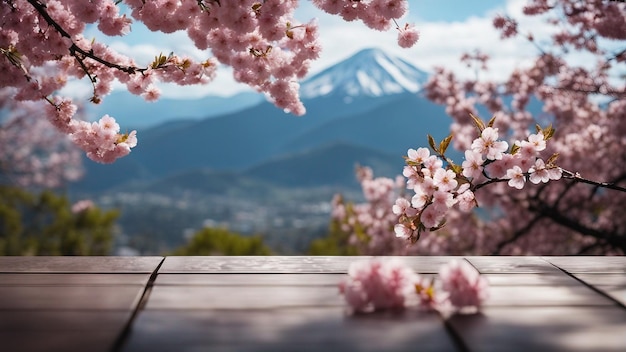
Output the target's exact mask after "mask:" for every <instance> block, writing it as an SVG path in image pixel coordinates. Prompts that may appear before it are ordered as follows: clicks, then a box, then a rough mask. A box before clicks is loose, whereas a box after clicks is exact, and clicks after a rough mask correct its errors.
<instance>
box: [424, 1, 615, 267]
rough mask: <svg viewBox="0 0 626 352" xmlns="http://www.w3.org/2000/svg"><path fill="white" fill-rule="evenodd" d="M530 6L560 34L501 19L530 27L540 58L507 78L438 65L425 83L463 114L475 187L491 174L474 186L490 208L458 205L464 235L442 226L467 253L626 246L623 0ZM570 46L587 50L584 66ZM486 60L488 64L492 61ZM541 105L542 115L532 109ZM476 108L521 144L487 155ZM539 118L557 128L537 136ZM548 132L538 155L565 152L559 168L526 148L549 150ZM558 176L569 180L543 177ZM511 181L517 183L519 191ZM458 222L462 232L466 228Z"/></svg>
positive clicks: (459, 122) (457, 118)
mask: <svg viewBox="0 0 626 352" xmlns="http://www.w3.org/2000/svg"><path fill="white" fill-rule="evenodd" d="M524 13H525V14H526V15H527V16H537V15H541V16H542V17H543V18H544V19H546V21H547V23H548V25H549V26H552V27H553V28H554V31H547V32H541V33H533V32H532V28H528V29H526V30H524V29H523V28H519V26H520V24H521V23H523V22H522V21H519V22H516V21H515V20H514V19H512V18H508V17H504V16H499V18H497V19H496V20H494V26H495V27H496V29H497V30H500V31H502V33H503V37H508V36H509V34H510V35H514V34H515V33H514V32H519V33H528V35H527V36H526V37H525V39H526V40H528V41H530V42H531V43H532V44H533V46H535V47H536V48H537V49H538V50H537V55H536V58H535V60H534V61H533V62H532V63H531V65H529V66H527V67H525V68H515V69H514V70H512V73H511V75H510V77H509V78H508V79H506V80H505V81H504V82H497V81H491V80H485V79H479V78H480V75H477V77H476V78H475V79H467V80H462V79H459V78H458V77H457V76H456V75H455V74H453V73H452V72H450V71H449V70H446V69H444V68H437V69H436V70H435V74H434V75H433V76H432V77H431V79H430V80H429V82H428V83H427V85H426V94H427V97H428V98H429V99H430V100H432V101H434V102H436V103H439V104H443V105H444V106H445V107H446V111H447V112H448V114H449V115H450V116H451V117H452V118H453V120H454V122H453V124H452V126H451V131H452V133H453V134H454V136H455V138H454V144H453V145H454V147H455V149H457V150H461V151H465V150H467V152H466V153H465V162H464V163H463V168H462V171H463V172H465V173H466V174H465V175H463V177H466V178H473V177H480V178H476V179H475V180H472V182H473V183H474V184H476V183H477V182H478V183H485V182H487V181H490V182H491V183H490V186H489V187H485V188H482V189H481V192H476V194H475V197H476V201H477V203H478V204H480V205H481V208H482V211H481V216H476V217H473V218H472V219H471V221H466V222H459V221H456V220H455V219H459V217H458V215H457V214H456V213H455V212H454V211H452V210H451V211H450V212H449V213H448V222H447V226H446V228H447V231H448V232H450V234H456V235H452V236H448V235H449V234H447V233H446V234H445V235H447V236H448V237H447V238H448V239H449V240H451V241H454V242H456V243H457V244H458V245H456V246H455V248H456V249H457V250H458V251H461V252H463V249H464V250H465V252H467V251H471V252H473V253H477V254H478V253H498V254H504V253H506V254H516V255H524V254H579V253H587V254H607V253H612V254H623V253H624V251H626V242H625V241H624V229H626V220H625V219H624V217H623V216H624V211H623V206H622V204H623V202H624V201H626V194H624V192H623V190H624V187H623V182H624V180H626V175H625V173H624V170H626V157H625V154H624V153H623V150H624V148H626V139H624V135H625V133H626V123H625V122H624V121H626V120H624V118H623V117H624V116H626V115H624V113H625V111H626V109H624V107H625V106H626V103H625V101H626V86H625V85H624V81H623V79H621V78H620V77H619V73H618V72H621V71H623V69H624V63H626V51H624V50H623V40H624V39H626V37H625V36H626V34H625V33H626V31H625V30H623V28H624V27H623V26H624V25H626V4H625V3H623V2H614V1H587V2H578V1H570V0H558V1H552V2H547V1H545V0H533V1H530V2H529V3H528V4H527V5H526V7H525V8H524ZM608 23H611V28H608V26H607V24H608ZM514 24H515V26H516V27H515V31H513V27H514ZM546 33H550V34H548V35H550V38H549V39H545V36H546V35H547V34H546ZM535 38H541V40H537V39H535ZM520 39H521V38H520ZM606 39H611V40H610V41H609V40H606ZM522 40H523V39H522ZM615 44H617V45H615ZM620 47H621V48H620ZM572 53H576V54H578V55H582V56H584V57H589V58H590V59H589V60H587V64H581V62H580V61H577V60H576V59H575V58H574V56H573V55H572ZM471 56H472V55H470V54H468V55H465V56H464V57H463V58H462V60H464V61H465V62H467V60H468V59H471ZM482 61H483V62H484V60H482ZM477 68H479V69H481V70H487V66H486V65H478V66H477ZM507 102H510V103H507ZM537 102H539V103H541V105H540V106H541V108H542V109H543V112H542V113H536V112H534V113H531V112H530V110H531V109H533V108H534V109H536V106H537V105H538V104H537ZM533 105H534V107H533ZM479 107H482V108H486V109H487V110H489V112H490V113H491V114H493V116H495V117H497V118H496V121H495V123H494V124H493V126H491V127H493V129H494V130H495V129H497V130H498V131H499V132H500V133H503V134H504V135H506V136H507V139H508V140H521V141H523V142H517V143H514V144H512V145H511V146H510V147H511V148H513V149H517V151H516V152H515V153H512V152H508V153H504V154H503V155H502V158H501V159H494V160H490V159H488V158H487V157H486V155H481V156H480V157H478V156H477V155H476V153H475V152H474V151H472V150H474V147H477V146H479V145H476V144H475V142H476V141H475V138H474V136H475V132H474V131H475V126H474V124H473V121H472V119H471V115H470V114H474V115H476V114H477V110H478V108H479ZM537 123H539V124H542V125H548V124H551V125H553V126H555V127H556V128H557V129H558V131H559V132H558V133H557V134H555V135H553V136H548V133H546V131H545V130H543V131H537V133H536V134H533V135H530V136H529V135H528V131H529V130H531V129H532V128H533V126H534V125H536V124H537ZM481 132H482V131H481ZM489 134H492V135H493V131H491V132H489ZM550 137H551V139H550V143H549V145H548V146H545V150H544V151H541V152H542V153H547V155H557V154H558V161H559V167H560V168H553V167H551V166H552V165H551V162H552V163H553V162H554V159H552V160H551V159H550V158H549V159H548V160H546V159H541V158H537V159H534V160H533V159H532V158H528V157H525V156H527V155H533V153H534V152H537V151H540V150H539V149H543V148H544V146H543V142H545V141H546V140H547V139H548V138H550ZM487 140H492V141H493V140H494V139H493V138H488V139H487ZM478 142H480V143H483V144H484V142H485V140H483V141H478ZM494 147H495V145H494ZM492 150H495V149H492ZM511 150H512V149H511ZM509 154H510V155H509ZM583 155H584V156H585V157H584V158H583V157H581V156H583ZM472 165H473V166H472ZM466 166H468V167H469V166H471V168H469V169H468V168H466ZM515 166H518V167H519V168H516V167H515ZM566 170H576V172H571V171H566ZM457 175H458V174H457ZM470 175H471V176H470ZM558 177H561V179H562V181H561V182H548V183H544V182H545V181H548V180H551V179H556V178H558ZM457 178H458V177H457ZM492 180H493V181H492ZM496 180H497V181H496ZM501 180H506V182H500V181H501ZM598 180H603V181H606V182H600V181H598ZM528 181H530V182H528ZM529 183H530V184H531V185H529ZM511 186H512V187H516V188H520V190H519V191H517V192H510V187H511ZM600 188H605V189H604V190H599V189H600ZM474 190H475V189H474ZM451 215H454V218H451V217H450V216H451ZM459 226H460V227H462V228H463V229H464V230H463V231H457V228H458V227H459ZM442 231H443V230H442ZM486 239H489V241H486Z"/></svg>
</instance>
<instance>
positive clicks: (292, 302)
mask: <svg viewBox="0 0 626 352" xmlns="http://www.w3.org/2000/svg"><path fill="white" fill-rule="evenodd" d="M329 306H330V307H343V306H344V300H343V297H342V296H340V294H339V290H338V288H337V287H325V286H319V287H311V286H282V287H279V286H165V285H160V286H155V287H153V289H152V292H151V293H150V299H149V300H148V303H147V308H148V309H237V310H245V309H269V308H279V307H329Z"/></svg>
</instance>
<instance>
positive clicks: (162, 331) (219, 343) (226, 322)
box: [123, 307, 455, 352]
mask: <svg viewBox="0 0 626 352" xmlns="http://www.w3.org/2000/svg"><path fill="white" fill-rule="evenodd" d="M127 342H128V343H127V344H126V345H125V346H124V348H123V351H125V352H131V351H151V350H160V351H164V350H168V351H169V350H171V351H191V350H198V351H209V350H210V351H257V352H258V351H337V352H340V351H416V350H419V351H455V346H454V345H453V343H452V340H451V338H450V337H449V336H448V334H447V332H446V330H445V328H444V326H443V323H442V320H441V318H440V317H439V316H438V315H437V314H434V313H424V312H420V311H417V310H411V311H406V312H399V313H398V312H396V313H380V314H379V313H374V314H366V315H356V316H354V315H350V314H347V313H346V312H345V310H344V309H343V308H341V307H332V308H328V307H315V308H306V309H304V308H297V309H270V310H253V311H244V310H232V311H224V310H153V309H148V310H146V311H142V312H141V314H140V315H139V316H138V319H137V321H136V322H135V324H134V326H133V331H132V334H131V335H130V337H129V340H128V341H127Z"/></svg>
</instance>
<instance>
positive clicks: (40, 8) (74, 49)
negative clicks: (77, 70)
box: [27, 0, 148, 78]
mask: <svg viewBox="0 0 626 352" xmlns="http://www.w3.org/2000/svg"><path fill="white" fill-rule="evenodd" d="M27 1H28V2H29V3H30V4H31V5H32V6H33V7H34V8H35V9H36V10H37V12H39V14H40V15H41V17H43V18H44V19H45V20H46V22H47V23H48V24H49V25H51V26H52V27H54V29H56V31H57V32H59V34H60V35H61V36H63V37H65V38H68V39H69V40H70V41H71V43H72V45H71V46H70V47H69V51H70V55H72V56H74V57H75V58H76V60H77V61H78V62H79V63H80V65H81V67H82V68H83V70H85V73H86V74H88V75H89V72H88V70H87V69H86V67H85V65H84V62H83V60H84V59H85V58H90V59H92V60H94V61H97V62H98V63H100V64H102V65H104V66H106V67H109V68H114V69H117V70H120V71H122V72H126V73H128V74H134V73H136V72H145V71H147V70H148V68H138V67H134V66H121V65H118V64H116V63H112V62H109V61H107V60H104V59H102V58H100V57H99V56H97V55H94V53H93V50H90V51H86V50H84V49H82V48H81V47H79V46H78V45H76V43H74V41H73V40H72V36H71V35H70V34H69V33H68V32H67V31H66V30H65V29H63V27H61V25H59V24H58V23H57V22H56V21H55V20H54V19H53V18H52V17H50V14H48V12H47V11H46V5H44V4H42V3H41V2H40V1H39V0H27ZM76 53H79V54H81V55H82V56H83V57H82V58H81V57H79V56H77V55H76ZM90 78H91V77H90Z"/></svg>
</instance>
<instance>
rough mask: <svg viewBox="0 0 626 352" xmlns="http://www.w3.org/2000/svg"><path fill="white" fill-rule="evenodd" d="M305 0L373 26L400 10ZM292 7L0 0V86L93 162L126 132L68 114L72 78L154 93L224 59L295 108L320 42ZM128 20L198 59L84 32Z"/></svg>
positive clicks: (199, 75) (106, 156) (206, 77)
mask: <svg viewBox="0 0 626 352" xmlns="http://www.w3.org/2000/svg"><path fill="white" fill-rule="evenodd" d="M122 2H123V5H124V6H123V7H121V5H120V3H122ZM313 4H314V5H316V6H317V7H319V8H320V9H322V10H324V11H326V12H328V13H331V14H336V15H339V16H341V17H342V18H344V19H345V20H348V21H351V20H356V19H358V20H360V21H362V23H363V24H364V25H365V26H367V27H370V28H372V29H374V30H388V29H390V28H391V26H392V23H395V21H396V20H398V19H400V18H401V17H402V16H404V15H405V14H406V12H407V11H408V1H406V0H363V1H352V0H343V1H338V0H315V1H313ZM298 5H299V2H298V1H297V0H287V1H257V0H241V1H216V0H153V1H140V0H122V1H114V0H96V1H88V2H85V1H79V0H7V1H4V2H3V6H2V7H0V18H2V19H3V21H2V23H0V54H1V55H0V71H2V72H3V74H2V76H1V77H0V88H7V87H10V88H12V93H13V94H14V97H15V99H17V100H19V101H45V102H48V103H49V105H50V106H49V107H48V108H47V109H44V110H43V113H42V114H41V115H42V116H41V117H42V118H43V117H45V118H47V119H48V120H50V121H51V122H52V124H53V125H54V126H55V127H56V128H57V129H58V130H59V131H61V132H63V133H66V134H68V135H71V136H72V139H73V140H74V141H75V142H76V144H77V145H78V146H79V147H80V148H82V149H83V150H85V152H86V153H87V155H88V156H89V157H90V158H91V159H92V160H94V161H97V162H103V163H109V162H112V161H114V160H115V159H117V158H119V157H122V156H124V155H127V154H128V153H129V152H130V149H131V148H132V147H133V146H134V144H135V135H134V133H133V132H131V133H129V134H128V135H119V134H118V136H117V138H114V137H115V136H113V135H112V134H106V133H104V132H102V131H101V130H99V129H97V128H96V127H95V126H93V125H92V126H91V127H88V126H87V125H85V124H82V123H80V121H76V119H75V118H74V115H75V112H76V107H75V104H74V103H73V102H72V101H71V100H70V99H67V98H61V97H59V96H57V94H58V93H57V92H59V91H60V90H61V89H62V88H64V87H65V86H66V85H67V83H68V82H70V81H72V80H85V81H87V82H89V83H90V84H91V86H92V95H91V98H90V101H91V103H94V104H98V103H100V102H101V101H102V100H103V99H105V97H106V95H108V94H109V93H110V92H111V88H112V85H113V83H114V82H115V81H118V82H120V83H122V84H124V85H126V88H127V89H128V91H129V92H130V93H132V94H136V95H140V96H142V97H143V98H144V99H145V100H147V101H155V100H157V99H158V98H159V97H160V94H161V92H160V89H159V84H160V83H162V82H165V83H175V84H178V85H195V84H208V83H210V82H212V81H213V80H214V78H215V76H216V72H217V68H218V65H220V64H221V65H227V66H230V67H232V69H233V77H234V78H235V79H236V80H237V81H239V82H242V83H244V84H247V85H249V86H250V87H252V88H253V89H255V90H257V91H259V92H263V93H265V94H266V96H267V98H268V100H270V101H271V102H272V103H274V104H275V105H276V106H277V107H279V108H281V109H284V110H285V111H286V112H290V113H292V114H294V115H302V114H304V113H305V111H306V109H305V107H304V105H303V104H302V102H301V100H300V96H299V83H298V82H299V81H300V80H301V79H302V78H304V77H305V76H306V74H307V72H308V68H309V66H310V63H311V62H312V61H313V60H316V59H318V58H319V56H320V52H321V46H320V44H319V42H318V25H317V22H316V21H315V20H311V21H308V22H300V21H298V20H297V19H295V18H294V12H295V10H296V8H297V7H298ZM164 14H167V15H166V16H164ZM137 22H142V23H143V24H145V26H146V27H147V28H148V29H149V30H151V31H160V32H163V33H173V32H177V31H178V32H184V33H186V34H187V36H188V37H189V39H191V41H192V42H193V43H194V45H195V46H196V47H197V48H198V49H199V50H201V51H203V52H205V53H206V57H205V58H203V59H199V60H195V59H192V58H189V57H184V56H179V55H176V54H175V53H171V54H169V55H164V54H159V55H158V56H156V57H155V58H154V61H152V62H146V63H137V62H135V60H134V59H133V58H131V57H128V56H125V55H122V54H120V53H118V52H116V51H115V50H113V49H112V48H111V47H107V46H106V45H104V44H102V43H100V42H98V41H96V40H91V38H86V37H85V33H86V32H87V29H88V26H87V25H89V30H93V29H95V28H97V29H98V30H99V31H100V32H101V33H102V34H104V35H106V36H122V37H123V36H124V35H125V34H127V33H129V32H130V31H131V29H132V27H133V25H134V24H135V23H137ZM396 26H397V25H396ZM397 28H398V30H399V32H400V33H399V36H398V43H399V45H400V46H402V47H410V46H412V45H414V44H415V43H416V42H417V40H418V32H417V30H416V29H415V28H414V26H412V25H408V24H407V25H406V26H405V27H403V28H400V27H399V26H397ZM207 49H210V52H211V54H210V55H209V54H208V52H207ZM112 118H113V117H108V118H107V120H110V119H112ZM103 137H106V138H103ZM117 141H120V142H119V143H118V142H117Z"/></svg>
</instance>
